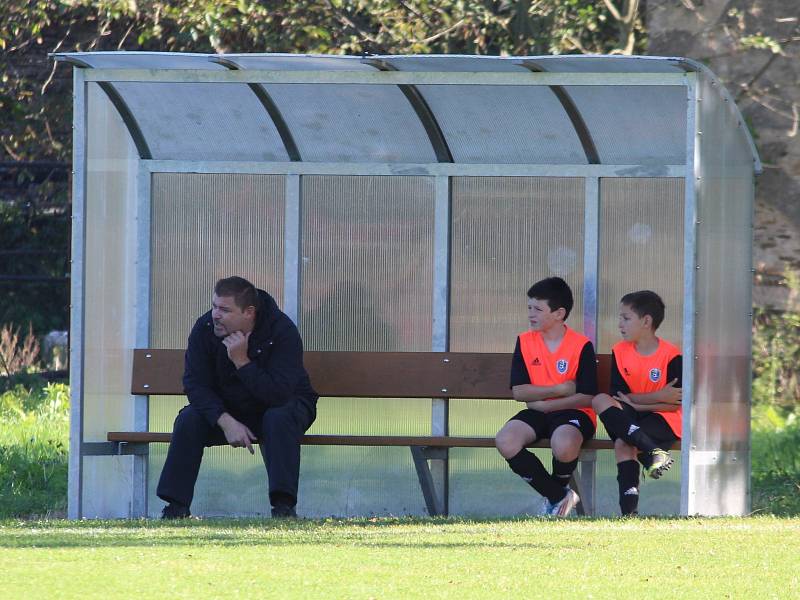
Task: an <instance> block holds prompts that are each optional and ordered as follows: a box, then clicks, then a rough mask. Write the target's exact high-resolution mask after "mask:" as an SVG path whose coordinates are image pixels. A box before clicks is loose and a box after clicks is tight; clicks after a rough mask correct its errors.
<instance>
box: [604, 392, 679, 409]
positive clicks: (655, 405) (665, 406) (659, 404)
mask: <svg viewBox="0 0 800 600" xmlns="http://www.w3.org/2000/svg"><path fill="white" fill-rule="evenodd" d="M617 399H619V401H620V402H624V403H625V404H629V405H630V406H631V407H632V408H633V409H634V410H635V411H637V412H656V411H658V412H675V411H676V410H678V409H679V408H680V407H681V405H680V403H678V404H666V403H664V402H654V403H652V404H636V403H634V402H632V401H631V399H630V396H628V395H627V394H619V395H618V396H617Z"/></svg>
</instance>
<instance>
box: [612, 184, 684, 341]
mask: <svg viewBox="0 0 800 600" xmlns="http://www.w3.org/2000/svg"><path fill="white" fill-rule="evenodd" d="M683 199H684V180H683V179H677V178H619V179H611V178H604V179H601V180H600V260H599V264H600V269H599V272H598V324H597V351H598V352H599V353H605V354H607V353H609V352H611V347H612V346H613V345H614V344H616V343H617V342H618V341H620V337H619V329H618V326H617V324H618V321H619V301H620V298H622V296H624V295H625V294H627V293H628V292H634V291H637V290H652V291H654V292H656V293H657V294H658V295H659V296H661V298H662V299H663V300H664V304H665V305H666V314H665V317H664V322H663V323H662V324H661V326H660V327H659V329H658V335H659V336H660V337H662V338H664V339H666V340H669V341H670V342H672V343H673V344H676V345H678V346H679V347H680V345H681V342H682V333H683V302H684V292H683Z"/></svg>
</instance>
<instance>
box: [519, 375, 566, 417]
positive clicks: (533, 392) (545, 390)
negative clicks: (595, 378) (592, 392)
mask: <svg viewBox="0 0 800 600" xmlns="http://www.w3.org/2000/svg"><path fill="white" fill-rule="evenodd" d="M511 393H512V395H513V397H514V400H516V401H517V402H527V403H528V408H534V407H532V406H530V405H531V404H532V403H535V402H541V403H543V402H544V401H545V400H546V399H547V398H558V400H550V401H549V402H561V401H562V400H566V399H567V398H571V397H572V396H573V395H575V382H574V381H565V382H564V383H559V384H558V385H533V384H531V383H526V384H522V385H515V386H514V387H512V388H511ZM549 402H548V404H549ZM537 410H538V409H537Z"/></svg>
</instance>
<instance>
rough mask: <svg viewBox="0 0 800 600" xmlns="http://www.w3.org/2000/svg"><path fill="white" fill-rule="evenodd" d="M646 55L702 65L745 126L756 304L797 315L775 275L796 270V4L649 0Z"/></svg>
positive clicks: (799, 116)
mask: <svg viewBox="0 0 800 600" xmlns="http://www.w3.org/2000/svg"><path fill="white" fill-rule="evenodd" d="M645 10H646V23H647V30H648V35H649V47H648V53H649V54H651V55H656V56H686V57H688V58H693V59H695V60H699V61H701V62H703V63H704V64H707V65H708V66H709V67H710V68H711V70H712V71H713V72H714V73H716V74H717V75H718V76H719V77H720V78H721V79H722V80H723V81H724V82H725V84H726V86H727V88H728V90H730V92H731V93H732V94H733V95H734V97H735V98H736V101H737V104H738V106H739V108H740V110H741V111H742V114H743V115H744V117H745V119H746V120H747V122H748V124H749V125H750V128H751V131H752V133H753V137H754V138H755V141H756V145H757V146H758V151H759V154H760V156H761V160H762V162H763V164H764V172H763V174H762V175H760V176H759V177H758V179H757V184H756V215H755V217H756V220H755V232H754V244H753V259H754V264H755V266H756V269H757V276H756V288H755V293H754V301H755V303H756V304H757V305H764V306H772V307H775V308H780V309H791V310H800V305H798V303H797V300H796V295H790V294H789V293H788V290H787V289H786V288H785V286H784V285H783V283H784V280H783V278H782V277H781V274H783V273H784V272H785V271H786V270H787V269H789V270H792V271H795V272H796V271H798V270H799V269H800V135H799V134H798V121H800V3H799V2H798V0H648V2H647V5H646V8H645Z"/></svg>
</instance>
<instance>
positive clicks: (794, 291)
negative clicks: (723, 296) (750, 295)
mask: <svg viewBox="0 0 800 600" xmlns="http://www.w3.org/2000/svg"><path fill="white" fill-rule="evenodd" d="M785 277H786V285H787V287H788V288H789V291H790V294H791V295H792V296H794V297H797V296H799V295H800V279H798V276H797V275H796V274H794V273H792V272H787V273H786V276H785ZM798 364H800V313H797V312H792V311H785V312H779V311H775V310H771V309H766V308H756V309H755V310H754V311H753V404H755V405H765V406H776V407H781V408H783V409H784V410H787V411H792V410H793V409H794V408H795V406H796V405H797V399H798V397H800V380H799V379H798V377H797V365H798Z"/></svg>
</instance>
